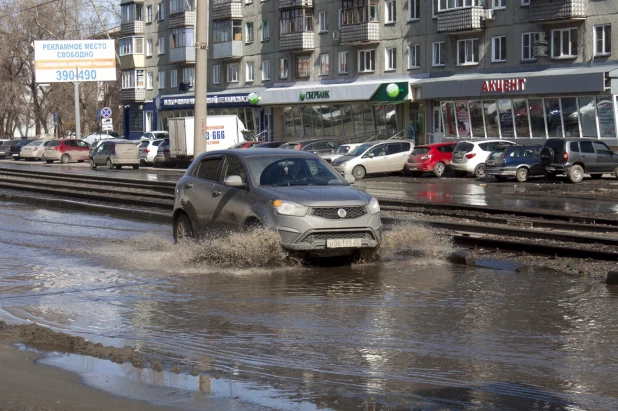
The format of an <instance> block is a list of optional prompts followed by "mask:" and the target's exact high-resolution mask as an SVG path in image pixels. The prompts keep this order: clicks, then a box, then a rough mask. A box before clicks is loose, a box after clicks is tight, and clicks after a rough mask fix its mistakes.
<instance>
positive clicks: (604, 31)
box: [594, 24, 612, 56]
mask: <svg viewBox="0 0 618 411" xmlns="http://www.w3.org/2000/svg"><path fill="white" fill-rule="evenodd" d="M611 53H612V25H611V24H603V25H600V26H594V55H595V56H609V55H610V54H611Z"/></svg>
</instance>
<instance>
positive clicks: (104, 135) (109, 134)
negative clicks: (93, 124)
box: [82, 130, 120, 145]
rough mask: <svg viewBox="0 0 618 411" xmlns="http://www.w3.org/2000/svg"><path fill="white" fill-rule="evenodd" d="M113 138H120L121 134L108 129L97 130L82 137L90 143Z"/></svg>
mask: <svg viewBox="0 0 618 411" xmlns="http://www.w3.org/2000/svg"><path fill="white" fill-rule="evenodd" d="M112 138H120V134H118V133H116V132H115V131H107V130H106V131H101V132H98V131H96V132H94V133H90V134H88V135H87V136H86V137H84V138H82V141H85V142H86V143H88V144H89V145H92V143H94V142H95V141H99V140H108V139H112Z"/></svg>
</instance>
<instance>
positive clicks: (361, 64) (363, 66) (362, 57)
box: [358, 50, 376, 73]
mask: <svg viewBox="0 0 618 411" xmlns="http://www.w3.org/2000/svg"><path fill="white" fill-rule="evenodd" d="M375 60H376V51H375V50H359V52H358V72H359V73H371V72H373V70H375Z"/></svg>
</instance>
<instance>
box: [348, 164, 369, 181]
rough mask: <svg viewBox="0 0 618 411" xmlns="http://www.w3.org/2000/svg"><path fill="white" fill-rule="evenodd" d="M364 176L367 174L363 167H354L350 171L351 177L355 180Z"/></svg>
mask: <svg viewBox="0 0 618 411" xmlns="http://www.w3.org/2000/svg"><path fill="white" fill-rule="evenodd" d="M365 174H367V172H366V171H365V167H363V166H356V167H354V168H353V169H352V175H353V176H354V178H355V179H357V180H360V179H361V178H363V177H365Z"/></svg>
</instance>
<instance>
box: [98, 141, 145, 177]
mask: <svg viewBox="0 0 618 411" xmlns="http://www.w3.org/2000/svg"><path fill="white" fill-rule="evenodd" d="M89 157H90V168H92V169H93V170H96V168H97V167H98V166H103V165H104V166H106V167H107V168H108V169H110V170H111V169H112V168H114V167H116V168H117V169H120V168H121V167H122V166H131V167H133V169H134V170H137V169H138V168H139V163H140V158H139V151H138V150H137V146H136V145H135V143H134V142H133V141H130V140H108V141H103V142H102V143H101V144H99V145H98V146H97V148H96V149H95V150H94V151H93V152H92V153H91V154H90V156H89Z"/></svg>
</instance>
